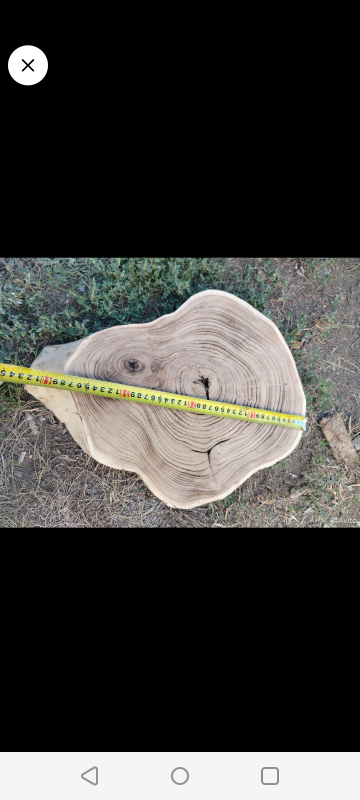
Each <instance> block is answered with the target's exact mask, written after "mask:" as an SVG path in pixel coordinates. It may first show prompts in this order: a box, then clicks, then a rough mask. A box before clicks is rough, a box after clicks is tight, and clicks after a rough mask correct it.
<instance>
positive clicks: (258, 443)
mask: <svg viewBox="0 0 360 800" xmlns="http://www.w3.org/2000/svg"><path fill="white" fill-rule="evenodd" d="M31 367H32V368H35V367H38V368H41V369H48V370H49V371H50V370H52V371H54V372H63V373H65V374H73V375H79V376H82V377H87V378H95V379H100V378H102V379H103V380H109V381H117V382H119V383H127V384H131V385H134V386H140V387H141V386H143V387H145V388H149V389H150V388H151V389H154V390H156V391H158V390H161V391H165V390H167V391H169V392H175V393H178V394H186V395H191V396H194V397H206V381H207V386H208V395H209V398H210V399H212V400H218V401H219V402H228V403H237V404H241V405H249V406H254V407H257V408H264V409H270V410H274V411H282V412H285V413H290V414H300V415H305V412H306V401H305V395H304V392H303V389H302V385H301V381H300V378H299V375H298V372H297V369H296V365H295V362H294V359H293V356H292V354H291V352H290V350H289V348H288V346H287V344H286V342H285V340H284V339H283V337H282V335H281V334H280V331H279V330H278V328H277V327H276V325H275V324H274V323H273V322H272V321H271V320H269V319H268V318H267V317H265V316H264V315H263V314H261V313H260V312H259V311H257V310H256V309H254V308H253V307H252V306H250V305H249V304H248V303H246V302H245V301H243V300H242V299H241V298H238V297H236V296H235V295H232V294H228V293H227V292H220V291H215V290H207V291H205V292H199V293H198V294H195V295H193V296H192V297H191V298H190V299H189V300H187V301H186V302H185V303H184V304H183V305H182V306H180V308H179V309H177V311H175V312H174V313H173V314H168V315H165V316H163V317H160V318H159V319H157V320H154V322H150V323H143V324H139V325H124V326H115V327H112V328H108V329H107V330H103V331H100V332H98V333H94V334H92V335H90V336H88V337H86V338H84V339H80V340H78V341H77V342H71V343H70V344H65V345H60V346H59V345H58V346H56V347H45V348H44V349H43V350H42V352H41V353H40V354H39V356H38V357H37V358H36V359H35V361H34V362H33V364H32V365H31ZM26 389H27V391H28V392H29V393H30V394H32V395H33V396H34V397H37V398H38V399H39V400H40V401H41V402H42V403H44V405H46V406H47V407H48V408H50V409H51V410H52V411H53V413H54V414H55V415H56V416H57V417H58V418H59V419H60V420H61V421H62V422H64V423H65V425H66V426H67V427H68V429H69V431H70V433H71V435H72V436H73V438H74V439H75V440H76V441H77V442H78V444H79V445H80V447H82V449H83V450H84V451H85V452H86V453H88V454H89V455H91V456H92V457H93V458H95V459H96V460H97V461H99V462H101V463H103V464H107V465H108V466H110V467H115V468H117V469H125V470H130V471H132V472H136V473H137V474H138V475H139V476H140V477H141V478H142V479H143V481H144V482H145V483H146V485H147V486H148V487H149V489H151V491H152V492H153V493H154V494H155V495H157V497H159V498H160V499H161V500H163V501H164V502H165V503H167V504H168V505H169V506H171V507H176V508H183V509H186V508H194V507H195V506H199V505H202V504H204V503H208V502H212V501H214V500H219V499H221V498H223V497H226V496H227V495H228V494H229V493H230V492H232V491H234V489H236V488H237V487H238V486H240V485H241V484H242V483H243V482H244V481H245V480H246V479H247V478H248V477H249V476H250V475H252V473H253V472H256V471H257V470H259V469H261V468H263V467H267V466H270V465H272V464H275V463H276V462H277V461H279V460H280V459H283V458H285V457H286V456H288V455H289V453H291V451H292V450H293V449H294V448H295V447H296V445H297V444H298V442H299V440H300V438H301V435H302V433H301V431H297V430H291V429H290V428H280V427H278V426H274V425H264V424H259V423H255V422H244V421H242V420H238V419H226V418H218V417H211V416H207V415H198V414H190V413H188V412H186V411H175V410H169V409H166V408H154V407H149V406H146V405H141V404H136V403H129V402H127V401H126V400H118V401H115V400H112V399H105V398H101V397H94V396H92V397H91V396H88V395H85V394H80V393H72V392H70V391H59V390H56V389H51V388H50V389H48V388H43V387H35V386H27V387H26Z"/></svg>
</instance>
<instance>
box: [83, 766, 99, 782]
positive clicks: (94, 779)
mask: <svg viewBox="0 0 360 800" xmlns="http://www.w3.org/2000/svg"><path fill="white" fill-rule="evenodd" d="M98 772H99V771H98V768H97V767H91V769H87V770H86V772H83V774H82V776H81V777H82V778H83V779H84V781H87V782H88V783H92V785H93V786H97V785H98ZM90 773H92V775H91V777H90ZM85 775H89V777H88V778H85Z"/></svg>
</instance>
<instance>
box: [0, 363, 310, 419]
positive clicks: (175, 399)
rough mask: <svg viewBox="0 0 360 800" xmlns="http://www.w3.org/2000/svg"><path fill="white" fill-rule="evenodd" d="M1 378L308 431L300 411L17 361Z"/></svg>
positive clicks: (0, 367) (1, 366)
mask: <svg viewBox="0 0 360 800" xmlns="http://www.w3.org/2000/svg"><path fill="white" fill-rule="evenodd" d="M0 379H1V380H3V381H6V382H9V383H15V384H25V385H27V384H30V385H31V386H45V387H51V388H54V389H65V390H68V391H71V392H82V393H84V394H91V395H95V396H100V397H108V398H113V399H115V400H116V399H120V398H121V399H125V400H130V401H133V402H135V403H145V404H146V405H151V406H158V407H160V408H172V409H176V410H181V411H192V412H195V413H197V414H208V415H210V416H215V417H228V418H229V417H231V418H233V417H236V418H237V419H243V420H246V421H247V422H249V421H250V422H259V423H265V424H268V425H281V426H282V427H288V428H293V429H294V428H295V429H299V428H300V429H301V430H303V431H306V417H304V416H302V415H299V414H284V413H283V412H279V411H269V410H265V409H261V408H250V407H248V406H241V405H234V404H233V403H224V402H220V401H219V400H205V399H202V398H200V399H199V398H198V397H188V396H187V395H181V394H172V393H170V392H161V391H158V390H155V389H144V388H142V387H139V386H128V385H125V384H122V383H112V382H110V381H103V380H98V379H94V378H82V377H80V376H78V375H64V374H61V373H59V372H45V371H44V370H38V369H34V370H31V369H29V368H27V367H18V366H16V365H14V364H0Z"/></svg>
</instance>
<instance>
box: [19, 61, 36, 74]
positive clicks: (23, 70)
mask: <svg viewBox="0 0 360 800" xmlns="http://www.w3.org/2000/svg"><path fill="white" fill-rule="evenodd" d="M21 60H22V61H23V62H24V64H26V67H24V69H22V70H21V72H25V70H26V69H27V68H28V67H30V64H32V63H33V61H34V59H32V60H31V61H29V63H28V64H27V62H26V61H25V59H24V58H22V59H21ZM30 69H31V72H35V70H34V69H33V68H32V67H30Z"/></svg>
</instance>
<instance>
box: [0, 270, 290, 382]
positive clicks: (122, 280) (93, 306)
mask: <svg viewBox="0 0 360 800" xmlns="http://www.w3.org/2000/svg"><path fill="white" fill-rule="evenodd" d="M29 261H30V260H25V259H24V260H22V259H17V260H13V261H9V262H7V263H4V262H2V263H1V265H0V360H1V361H6V362H8V363H9V362H12V363H16V364H23V365H24V366H26V365H27V364H28V363H31V361H33V359H34V357H35V356H36V355H37V353H38V352H39V351H40V350H41V348H42V347H44V346H45V345H46V344H62V343H65V342H68V341H73V340H74V339H80V338H82V337H83V336H87V335H88V334H90V333H94V332H96V331H99V330H102V329H103V328H108V327H110V326H112V325H125V324H128V323H139V322H151V321H152V320H153V319H156V318H157V317H159V316H161V315H162V314H169V313H171V312H172V311H175V310H176V309H177V308H178V307H179V306H180V305H181V304H182V303H183V302H184V301H185V300H187V299H188V298H189V297H191V295H193V294H194V293H196V292H200V291H204V290H205V289H222V290H223V291H227V292H230V293H233V294H236V295H237V296H239V297H242V298H243V299H244V300H246V301H247V302H248V303H251V305H253V306H254V307H255V308H258V309H259V310H261V311H264V305H265V301H266V297H267V295H268V293H269V292H270V291H272V288H273V284H274V280H275V279H276V275H275V272H276V271H275V270H274V268H273V267H271V266H269V264H268V262H266V263H265V264H263V265H262V267H261V269H257V268H256V267H254V266H253V265H252V264H249V265H248V267H247V268H246V270H245V273H244V270H243V271H242V272H241V270H240V269H239V267H238V266H236V265H234V264H231V262H229V261H227V260H225V259H216V258H142V259H140V258H87V259H86V258H78V259H74V258H67V259H65V258H60V259H45V258H38V259H34V260H32V261H31V263H29Z"/></svg>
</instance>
